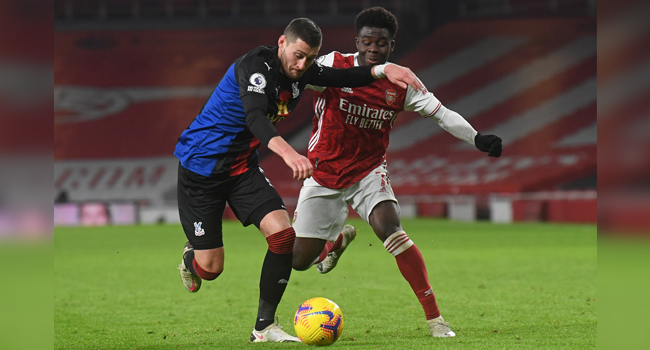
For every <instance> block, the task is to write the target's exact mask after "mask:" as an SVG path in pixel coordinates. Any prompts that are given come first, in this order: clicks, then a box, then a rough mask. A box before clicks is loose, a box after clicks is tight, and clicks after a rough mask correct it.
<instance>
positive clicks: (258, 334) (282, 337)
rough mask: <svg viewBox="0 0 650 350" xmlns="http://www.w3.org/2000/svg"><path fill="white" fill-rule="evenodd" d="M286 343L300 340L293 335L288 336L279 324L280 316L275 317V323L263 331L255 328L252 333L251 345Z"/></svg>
mask: <svg viewBox="0 0 650 350" xmlns="http://www.w3.org/2000/svg"><path fill="white" fill-rule="evenodd" d="M265 342H273V343H286V342H300V343H302V341H301V340H300V338H298V337H294V336H293V335H290V334H288V333H287V332H285V331H283V330H282V326H280V325H279V324H278V316H275V323H273V324H271V325H269V326H268V327H266V328H264V329H263V330H261V331H257V330H255V328H253V333H251V343H265Z"/></svg>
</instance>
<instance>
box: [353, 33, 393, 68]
mask: <svg viewBox="0 0 650 350" xmlns="http://www.w3.org/2000/svg"><path fill="white" fill-rule="evenodd" d="M356 41H357V50H358V51H359V57H358V61H359V65H360V66H374V65H376V64H384V63H386V61H388V56H389V55H390V53H391V52H392V51H393V49H394V48H395V40H393V38H392V37H391V36H390V33H389V32H388V29H386V28H375V27H363V28H361V30H360V31H359V35H357V37H356Z"/></svg>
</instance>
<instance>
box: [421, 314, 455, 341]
mask: <svg viewBox="0 0 650 350" xmlns="http://www.w3.org/2000/svg"><path fill="white" fill-rule="evenodd" d="M427 325H428V326H429V331H430V332H431V336H432V337H436V338H449V337H455V336H456V333H454V331H452V330H451V329H449V323H448V322H445V320H444V319H443V318H442V316H439V317H437V318H434V319H432V320H428V321H427Z"/></svg>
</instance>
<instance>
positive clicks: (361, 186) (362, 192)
mask: <svg viewBox="0 0 650 350" xmlns="http://www.w3.org/2000/svg"><path fill="white" fill-rule="evenodd" d="M346 199H347V200H348V202H350V204H351V206H352V209H354V211H356V212H357V213H358V214H359V216H361V217H362V218H363V219H364V220H366V222H367V223H369V224H370V214H371V213H372V211H373V209H374V208H375V206H377V205H378V204H379V203H382V202H386V201H390V202H394V203H395V208H396V210H397V214H398V216H399V204H397V198H396V197H395V193H394V192H393V188H392V187H391V185H390V177H389V174H388V170H387V169H386V165H385V164H382V165H380V166H378V167H377V168H376V169H374V170H373V171H371V172H370V173H369V174H368V175H367V176H366V177H364V178H363V179H361V181H359V182H357V183H356V184H354V185H352V186H350V187H349V188H348V189H347V191H346Z"/></svg>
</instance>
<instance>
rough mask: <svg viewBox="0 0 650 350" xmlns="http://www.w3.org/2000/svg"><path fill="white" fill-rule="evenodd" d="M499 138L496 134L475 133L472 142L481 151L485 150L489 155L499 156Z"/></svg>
mask: <svg viewBox="0 0 650 350" xmlns="http://www.w3.org/2000/svg"><path fill="white" fill-rule="evenodd" d="M501 143H502V142H501V138H500V137H499V136H497V135H482V134H480V133H479V134H476V136H475V137H474V144H475V145H476V148H478V150H479V151H481V152H487V154H488V156H490V157H500V156H501V151H502V150H503V146H502V144H501Z"/></svg>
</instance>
